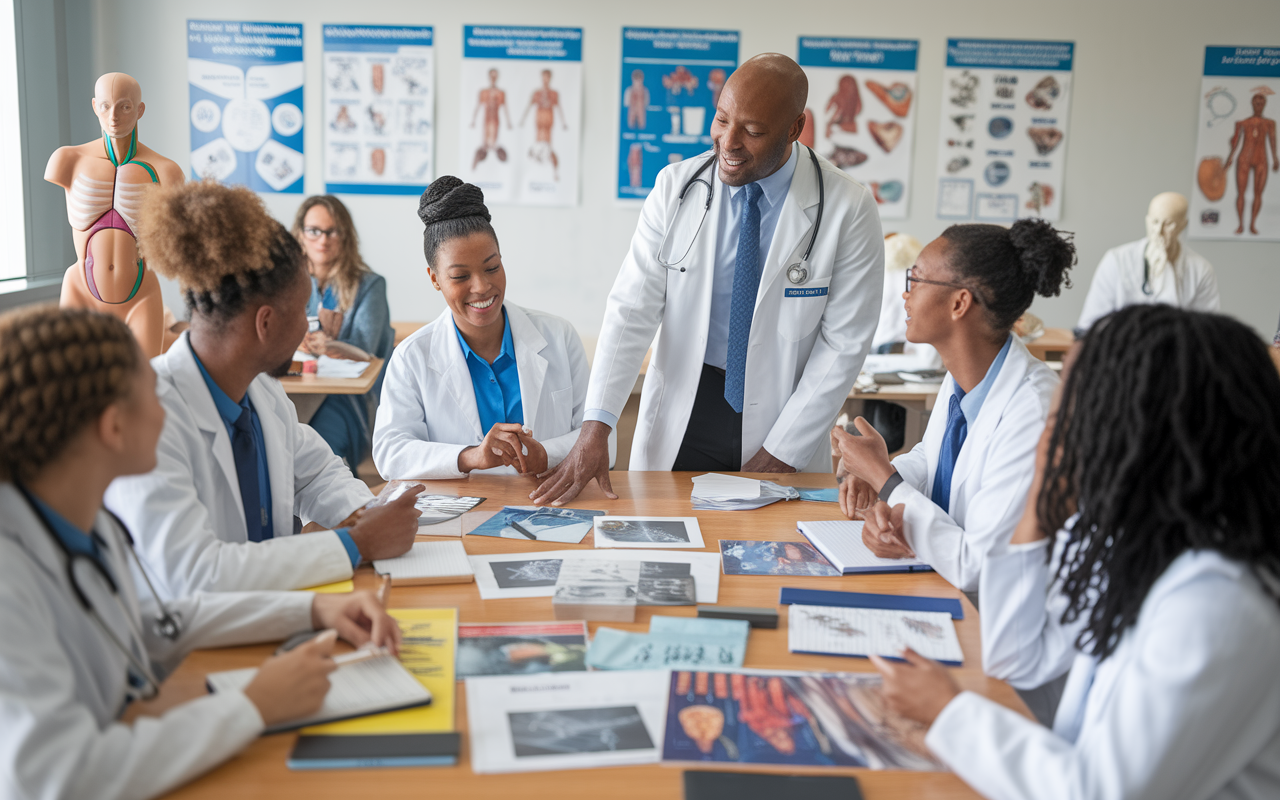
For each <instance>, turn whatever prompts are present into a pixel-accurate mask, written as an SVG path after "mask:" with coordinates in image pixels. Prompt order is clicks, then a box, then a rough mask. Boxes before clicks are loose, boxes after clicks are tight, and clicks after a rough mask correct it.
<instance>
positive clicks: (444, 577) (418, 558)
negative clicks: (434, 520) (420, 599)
mask: <svg viewBox="0 0 1280 800" xmlns="http://www.w3.org/2000/svg"><path fill="white" fill-rule="evenodd" d="M373 568H374V569H375V570H377V571H378V573H379V574H382V575H390V576H391V585H392V586H428V585H431V584H436V583H470V582H471V581H474V580H475V579H476V573H475V570H473V569H472V568H471V562H470V561H468V560H467V551H466V549H465V548H464V547H463V546H462V542H460V541H459V542H417V543H415V544H414V545H413V547H411V548H409V552H407V553H405V554H404V555H402V556H400V557H399V558H379V559H377V560H376V561H374V562H373Z"/></svg>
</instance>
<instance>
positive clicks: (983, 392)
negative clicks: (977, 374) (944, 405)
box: [951, 333, 1013, 427]
mask: <svg viewBox="0 0 1280 800" xmlns="http://www.w3.org/2000/svg"><path fill="white" fill-rule="evenodd" d="M1012 344H1013V334H1012V333H1011V334H1009V338H1007V339H1005V340H1004V347H1002V348H1000V352H999V353H997V354H996V359H995V361H992V362H991V366H989V367H987V374H986V375H984V376H983V378H982V381H981V382H980V383H979V384H978V385H977V386H975V387H973V391H972V392H969V393H968V394H966V393H965V391H964V389H961V388H960V384H958V383H956V382H955V378H952V379H951V382H952V384H954V388H955V393H956V395H957V396H959V398H960V411H961V413H963V414H964V421H965V422H966V423H967V424H968V425H969V426H970V427H972V426H973V424H974V423H975V422H977V421H978V412H979V411H981V410H982V404H983V403H984V402H986V399H987V395H988V394H990V393H991V387H992V386H994V385H995V382H996V377H997V376H998V375H999V374H1000V368H1001V367H1003V366H1004V359H1005V356H1007V355H1009V347H1010V345H1012Z"/></svg>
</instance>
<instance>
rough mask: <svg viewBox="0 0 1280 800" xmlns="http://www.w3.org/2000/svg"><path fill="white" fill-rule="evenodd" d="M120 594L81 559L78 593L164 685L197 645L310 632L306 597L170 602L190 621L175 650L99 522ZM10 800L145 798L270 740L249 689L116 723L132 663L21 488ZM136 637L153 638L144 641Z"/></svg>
mask: <svg viewBox="0 0 1280 800" xmlns="http://www.w3.org/2000/svg"><path fill="white" fill-rule="evenodd" d="M94 528H95V530H96V532H97V533H98V534H99V535H101V536H102V537H103V539H104V541H105V543H106V545H105V547H104V548H103V549H104V552H105V555H106V557H107V561H108V564H109V565H110V571H111V573H112V575H113V576H114V578H115V580H116V582H117V584H118V592H116V593H113V592H112V591H111V589H110V587H109V585H108V584H107V583H106V582H105V581H104V580H103V579H102V578H101V576H100V574H99V573H98V572H97V571H96V570H95V569H93V568H92V567H89V566H86V565H84V564H82V563H80V560H79V559H77V569H76V574H77V576H78V579H79V583H80V586H81V588H82V589H83V590H84V591H85V593H86V594H87V595H88V597H89V599H90V602H91V603H92V605H93V608H94V609H96V610H97V612H98V613H99V614H100V615H101V616H102V618H103V622H104V624H105V625H106V626H107V627H108V628H109V629H110V630H111V631H112V632H113V633H114V634H115V635H116V636H117V637H118V638H119V639H120V640H121V641H122V642H126V643H128V642H133V643H135V644H134V645H133V646H140V647H141V648H143V649H145V653H143V654H142V659H143V660H150V662H151V663H152V664H154V665H155V668H156V672H157V677H159V678H160V679H163V676H164V674H165V673H166V672H167V671H168V670H170V669H172V668H173V667H176V666H177V664H178V662H179V661H181V660H182V658H183V657H184V656H185V655H186V654H187V653H188V652H190V651H191V650H193V649H195V648H198V647H226V646H230V645H237V644H249V643H251V642H260V641H271V640H275V639H283V638H285V637H287V636H289V635H291V634H293V633H295V632H297V631H300V630H309V629H310V628H311V601H312V598H313V595H312V594H311V593H309V592H270V593H267V592H253V593H233V594H197V595H193V596H190V597H184V598H181V599H179V600H175V601H171V602H169V604H168V605H169V608H170V610H172V611H176V612H177V613H178V614H179V615H180V616H181V619H182V622H183V633H182V635H181V636H180V637H179V639H178V640H177V641H176V642H171V641H169V640H167V639H164V638H162V637H160V636H157V635H155V634H154V633H153V632H152V631H151V625H150V622H151V620H154V619H155V617H156V615H157V611H158V608H157V606H156V604H155V602H154V598H152V597H150V596H149V595H147V592H146V590H145V588H144V589H143V591H142V594H143V595H144V596H143V597H141V598H140V597H139V593H138V591H137V589H136V587H135V584H134V578H133V576H132V574H131V571H130V567H131V564H130V562H131V560H132V559H131V558H130V557H129V556H128V554H127V552H126V550H125V548H126V547H128V544H127V543H126V540H125V537H124V535H123V534H122V533H121V532H120V531H119V530H118V529H117V527H116V525H115V523H114V521H113V520H111V518H110V516H109V515H107V514H105V513H101V514H99V515H98V519H97V522H96V524H95V526H94ZM0 608H3V609H4V613H3V614H0V796H3V797H12V798H37V797H38V798H61V797H92V798H98V799H99V800H109V799H110V798H146V797H154V796H156V795H159V794H163V793H164V792H167V791H169V790H171V789H173V788H174V787H176V786H178V785H180V784H183V783H185V782H187V781H189V780H191V779H192V778H194V777H195V776H197V775H199V774H200V773H202V772H205V771H207V770H209V769H211V768H212V767H214V766H216V765H217V764H219V763H221V762H223V761H225V760H226V759H227V758H229V757H230V756H232V755H233V754H234V753H236V752H237V751H238V750H240V749H241V748H242V747H244V746H245V745H246V744H248V743H249V742H251V741H252V740H253V739H254V738H256V737H257V736H258V735H260V734H261V733H262V730H263V722H262V717H261V715H259V713H258V709H257V707H256V706H254V705H253V703H252V702H250V701H249V699H248V698H247V697H245V695H244V694H243V693H242V692H219V693H217V694H212V695H208V696H205V697H201V698H199V699H197V700H193V701H192V702H189V703H185V704H183V705H180V706H177V707H175V708H173V709H171V710H169V711H167V712H166V713H164V714H163V715H162V716H159V717H139V718H138V719H137V720H136V721H135V722H134V723H133V724H132V725H123V724H120V723H118V722H116V718H117V717H118V716H119V714H120V712H121V711H122V710H123V708H124V704H125V699H126V687H127V673H128V660H127V659H126V657H125V655H124V654H123V653H122V652H121V651H120V650H119V649H118V648H117V647H116V645H114V644H113V643H112V642H111V640H110V639H108V638H107V637H106V635H105V634H104V633H103V632H102V630H101V629H100V628H98V626H97V625H96V624H95V622H94V620H93V618H91V617H90V616H89V614H88V613H87V612H86V611H85V609H84V607H83V606H81V605H80V602H79V601H78V600H77V599H76V595H75V593H74V590H73V589H72V586H71V582H70V580H69V579H68V577H67V567H66V556H65V555H64V553H63V551H62V549H61V548H60V547H59V546H58V545H57V543H56V542H55V541H54V540H53V538H52V534H51V533H50V532H49V531H48V529H46V528H45V527H44V525H43V524H42V523H41V522H40V521H39V518H38V517H37V516H36V515H35V513H34V512H33V511H32V510H31V507H30V506H29V505H27V503H26V501H25V500H24V499H23V497H22V495H20V494H19V493H18V491H17V490H16V489H15V488H14V487H13V485H12V484H9V483H3V484H0ZM130 617H131V618H132V627H133V628H134V629H138V630H141V631H142V632H143V636H144V640H143V641H142V642H137V641H136V639H135V638H134V637H133V636H132V635H131V633H130V623H129V621H128V618H130Z"/></svg>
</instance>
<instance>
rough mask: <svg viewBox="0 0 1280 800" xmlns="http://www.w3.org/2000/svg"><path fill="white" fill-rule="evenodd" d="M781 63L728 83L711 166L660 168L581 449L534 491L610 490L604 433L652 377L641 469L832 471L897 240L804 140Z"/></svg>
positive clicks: (756, 63) (798, 75) (569, 494)
mask: <svg viewBox="0 0 1280 800" xmlns="http://www.w3.org/2000/svg"><path fill="white" fill-rule="evenodd" d="M807 97H808V81H807V79H806V78H805V76H804V72H803V70H801V69H800V67H799V66H798V65H797V64H796V63H795V62H794V61H792V60H791V59H790V58H787V57H786V56H783V55H779V54H776V53H768V54H764V55H760V56H756V57H755V58H752V59H750V60H749V61H747V62H746V63H744V64H743V65H742V66H741V67H740V68H739V69H738V70H737V71H736V72H734V73H733V75H732V76H731V77H730V78H729V80H728V82H727V83H726V84H725V86H724V89H723V91H722V92H721V95H720V102H719V106H718V107H717V109H716V115H715V120H714V122H713V123H712V126H711V137H712V140H713V142H714V147H713V150H712V152H711V154H710V155H709V156H699V157H697V158H692V159H689V160H687V161H683V162H680V163H678V164H674V165H672V166H669V167H667V168H665V169H664V170H662V172H660V173H659V174H658V180H657V185H656V186H655V187H654V190H653V191H652V192H651V193H650V194H649V197H648V199H647V200H646V201H645V204H644V209H643V210H642V211H641V215H640V223H639V225H638V226H637V228H636V233H635V236H634V237H633V238H632V241H631V249H630V251H629V252H628V254H627V257H626V260H625V261H624V262H623V264H622V269H621V271H620V272H619V273H618V278H617V280H616V281H615V283H614V286H613V291H612V293H611V294H610V296H609V303H608V307H607V309H606V311H605V319H604V326H603V328H602V330H601V332H600V339H599V341H598V343H597V345H596V356H595V364H594V366H593V368H592V372H591V382H590V385H589V387H588V390H587V403H586V406H587V411H586V414H585V420H586V422H584V423H583V427H582V433H581V435H580V436H579V438H578V441H577V443H576V444H575V445H574V448H573V450H571V451H570V453H569V455H568V456H567V457H566V458H565V460H564V461H563V462H562V463H561V465H560V466H559V467H558V468H557V469H555V470H552V471H551V472H549V473H547V478H546V480H544V482H543V484H542V485H541V486H540V487H539V488H538V490H537V491H536V492H534V493H533V495H532V497H533V499H534V500H535V502H538V503H555V504H559V503H563V502H567V501H568V500H571V499H572V498H573V497H575V496H577V494H578V492H579V491H580V490H581V489H582V487H583V486H585V485H586V484H587V483H588V482H590V480H591V479H592V478H595V479H597V480H598V481H599V483H600V486H601V488H602V489H604V490H605V493H606V494H608V495H609V496H611V497H612V496H613V494H612V491H611V489H610V486H609V476H608V463H609V458H608V448H607V437H608V434H609V432H610V430H611V429H612V428H613V427H615V426H616V425H617V419H618V415H619V414H620V413H621V412H622V408H623V406H624V405H625V403H626V401H627V397H628V396H629V395H630V393H631V387H632V386H633V385H634V383H635V379H636V375H637V374H638V372H639V370H640V364H641V361H642V360H643V358H644V354H645V351H646V350H647V349H648V348H649V345H650V343H652V342H653V338H654V334H655V333H657V331H658V329H659V326H661V331H662V332H661V334H660V335H659V336H658V340H657V344H656V346H655V349H654V355H653V359H652V361H651V362H650V365H649V370H648V372H647V374H646V375H645V382H644V392H643V394H642V395H641V399H640V421H639V424H638V425H637V426H636V432H635V439H634V441H633V444H632V448H631V469H633V470H670V469H675V470H724V471H737V470H742V471H746V472H794V471H796V470H800V469H812V470H829V469H830V459H829V454H828V451H827V448H826V446H825V445H826V441H827V437H826V431H827V429H829V428H830V426H831V423H832V422H833V421H834V420H835V418H836V415H837V414H838V413H839V410H840V407H841V405H842V404H843V403H844V400H845V397H846V396H847V394H848V391H849V387H850V386H852V385H853V381H854V379H855V378H856V377H857V375H858V370H859V369H860V368H861V367H862V361H863V358H865V356H866V354H867V351H868V350H869V349H870V347H871V336H872V333H873V332H874V331H875V328H876V321H877V318H878V314H877V309H878V307H879V305H880V284H881V281H882V276H883V269H884V241H883V237H882V235H881V232H880V216H879V213H878V212H877V210H876V204H875V200H874V198H873V197H872V196H871V193H870V192H869V191H868V190H867V189H866V188H865V187H863V186H862V185H861V184H859V183H857V182H856V181H854V180H853V179H851V178H850V177H848V176H847V175H846V174H845V173H844V172H842V171H841V170H839V169H838V168H836V167H835V166H834V165H832V164H831V163H830V162H829V161H827V160H826V159H824V158H822V157H820V156H817V155H816V154H814V153H813V151H812V150H810V149H809V148H807V147H804V146H803V145H800V144H797V140H798V139H799V138H800V134H801V132H802V131H803V130H804V125H805V117H804V105H805V101H806V99H807Z"/></svg>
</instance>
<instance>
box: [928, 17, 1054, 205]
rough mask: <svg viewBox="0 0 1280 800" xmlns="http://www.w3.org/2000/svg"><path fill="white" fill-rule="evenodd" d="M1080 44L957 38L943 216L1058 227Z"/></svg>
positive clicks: (948, 89)
mask: <svg viewBox="0 0 1280 800" xmlns="http://www.w3.org/2000/svg"><path fill="white" fill-rule="evenodd" d="M1074 52H1075V43H1074V42H1036V41H1011V40H1002V39H948V40H947V67H946V70H944V72H943V78H942V121H941V128H940V135H939V137H938V197H937V212H936V213H937V216H938V219H944V220H953V221H956V222H967V221H975V222H1003V223H1008V222H1013V221H1014V220H1016V219H1022V218H1026V217H1042V218H1044V219H1046V220H1049V221H1056V220H1057V219H1058V218H1059V217H1060V216H1061V215H1062V176H1063V167H1064V160H1065V157H1066V152H1067V120H1068V118H1069V112H1070V110H1071V62H1072V58H1073V56H1074Z"/></svg>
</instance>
